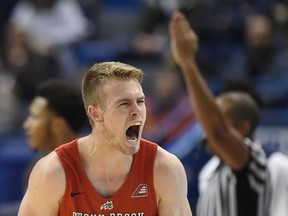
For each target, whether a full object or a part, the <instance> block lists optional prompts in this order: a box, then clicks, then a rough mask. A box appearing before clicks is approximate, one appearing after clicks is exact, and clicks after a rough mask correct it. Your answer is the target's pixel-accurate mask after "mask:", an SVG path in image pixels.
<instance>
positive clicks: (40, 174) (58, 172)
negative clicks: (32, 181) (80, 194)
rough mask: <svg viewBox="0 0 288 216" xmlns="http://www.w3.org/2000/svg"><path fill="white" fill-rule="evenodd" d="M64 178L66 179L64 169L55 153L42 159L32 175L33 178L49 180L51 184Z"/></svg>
mask: <svg viewBox="0 0 288 216" xmlns="http://www.w3.org/2000/svg"><path fill="white" fill-rule="evenodd" d="M63 177H64V178H65V174H64V169H63V167H62V164H61V162H60V160H59V158H58V156H57V154H56V153H55V152H54V151H53V152H51V153H50V154H48V155H47V156H45V157H43V158H41V159H40V160H39V161H38V162H37V163H36V164H35V166H34V168H33V170H32V173H31V178H43V180H44V181H45V180H47V178H48V179H49V182H51V181H54V180H55V181H58V180H61V179H62V178H63Z"/></svg>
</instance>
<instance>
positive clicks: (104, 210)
mask: <svg viewBox="0 0 288 216" xmlns="http://www.w3.org/2000/svg"><path fill="white" fill-rule="evenodd" d="M55 151H56V153H57V155H58V157H59V159H60V161H61V163H62V166H63V168H64V171H65V175H66V189H65V194H64V196H63V199H62V202H61V204H60V210H59V216H157V215H158V213H157V201H156V194H155V190H154V182H153V167H154V160H155V156H156V152H157V144H155V143H152V142H149V141H147V140H144V139H142V140H141V142H140V149H139V152H137V153H136V154H135V155H134V159H133V163H132V167H131V170H130V172H129V174H128V176H127V179H126V181H125V182H124V183H123V185H122V186H121V187H120V189H119V190H118V191H117V192H116V193H115V194H114V195H113V196H112V197H110V198H107V199H106V198H103V197H102V196H101V195H100V194H98V193H97V191H96V190H95V189H94V187H93V186H92V184H91V183H90V181H89V179H88V177H87V175H86V173H85V170H84V168H83V167H82V164H81V160H80V156H79V152H78V147H77V140H74V141H72V142H70V143H67V144H64V145H61V146H60V147H58V148H57V149H55ZM111 160H113V158H111ZM119 169H121V167H119Z"/></svg>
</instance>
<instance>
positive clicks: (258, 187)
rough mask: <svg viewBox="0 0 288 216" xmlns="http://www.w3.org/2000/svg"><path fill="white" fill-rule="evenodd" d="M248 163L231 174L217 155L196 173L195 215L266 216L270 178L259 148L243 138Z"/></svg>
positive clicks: (262, 153) (267, 213)
mask: <svg viewBox="0 0 288 216" xmlns="http://www.w3.org/2000/svg"><path fill="white" fill-rule="evenodd" d="M245 143H246V144H247V145H248V147H249V154H250V157H249V161H248V163H247V165H246V166H245V167H244V168H243V169H242V170H241V171H233V170H232V169H231V168H230V167H229V166H228V165H227V164H225V163H223V162H221V161H220V160H219V158H218V157H217V156H214V157H212V158H211V159H210V160H209V161H208V162H207V164H206V165H205V166H204V167H203V169H202V170H201V172H200V174H199V199H198V203H197V216H268V215H269V201H270V200H269V198H270V186H269V185H270V179H269V173H268V169H267V161H266V155H265V153H264V151H263V149H262V147H261V146H260V145H259V144H257V143H255V142H252V141H251V140H249V139H245Z"/></svg>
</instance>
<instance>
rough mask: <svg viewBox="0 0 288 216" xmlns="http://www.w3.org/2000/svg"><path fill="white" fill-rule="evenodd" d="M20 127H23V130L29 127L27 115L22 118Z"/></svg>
mask: <svg viewBox="0 0 288 216" xmlns="http://www.w3.org/2000/svg"><path fill="white" fill-rule="evenodd" d="M22 127H23V128H24V130H26V131H27V130H28V128H29V117H28V118H26V119H25V120H24V122H23V124H22Z"/></svg>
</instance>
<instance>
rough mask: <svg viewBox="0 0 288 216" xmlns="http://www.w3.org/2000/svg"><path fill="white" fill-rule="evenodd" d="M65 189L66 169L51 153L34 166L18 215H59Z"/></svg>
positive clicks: (53, 153) (54, 154) (55, 155)
mask: <svg viewBox="0 0 288 216" xmlns="http://www.w3.org/2000/svg"><path fill="white" fill-rule="evenodd" d="M65 187H66V184H65V173H64V169H63V167H62V165H61V162H60V160H59V159H58V156H57V154H56V153H55V152H51V153H50V154H49V155H47V156H45V157H43V158H42V159H40V160H39V161H38V162H37V163H36V165H35V166H34V168H33V170H32V172H31V174H30V178H29V183H28V187H27V191H26V193H25V196H24V198H23V200H22V202H21V205H20V209H19V214H18V215H19V216H22V215H31V216H34V215H58V208H59V204H60V203H61V200H62V197H63V195H64V192H65Z"/></svg>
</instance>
